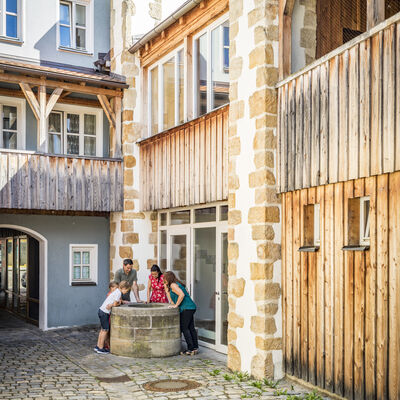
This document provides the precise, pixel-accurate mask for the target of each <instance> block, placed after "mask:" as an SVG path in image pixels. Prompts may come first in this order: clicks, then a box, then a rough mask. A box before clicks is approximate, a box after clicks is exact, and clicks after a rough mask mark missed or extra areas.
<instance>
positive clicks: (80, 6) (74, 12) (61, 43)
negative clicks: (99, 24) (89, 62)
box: [57, 0, 93, 53]
mask: <svg viewBox="0 0 400 400" xmlns="http://www.w3.org/2000/svg"><path fill="white" fill-rule="evenodd" d="M92 31H93V0H92V1H90V0H60V2H59V18H58V35H57V36H58V47H59V48H60V49H61V50H77V51H81V52H87V53H92V52H93V35H92Z"/></svg>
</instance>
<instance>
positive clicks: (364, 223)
mask: <svg viewBox="0 0 400 400" xmlns="http://www.w3.org/2000/svg"><path fill="white" fill-rule="evenodd" d="M366 203H369V207H368V213H367V215H365V214H366V213H365V211H366V210H365V204H366ZM370 215H371V199H370V197H369V196H363V197H360V244H361V245H369V244H370V242H371V231H370ZM367 231H368V236H366V235H365V233H366V232H367Z"/></svg>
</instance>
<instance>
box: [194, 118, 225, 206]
mask: <svg viewBox="0 0 400 400" xmlns="http://www.w3.org/2000/svg"><path fill="white" fill-rule="evenodd" d="M199 136H200V137H199V150H198V151H199V153H198V156H199V158H200V168H199V179H200V181H199V185H200V198H199V201H200V203H205V201H206V200H205V199H206V191H205V185H204V183H205V168H206V165H205V164H206V155H205V145H206V133H205V122H204V119H202V120H201V121H200V135H199ZM224 174H225V171H224Z"/></svg>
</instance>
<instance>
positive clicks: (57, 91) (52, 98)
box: [46, 88, 63, 118]
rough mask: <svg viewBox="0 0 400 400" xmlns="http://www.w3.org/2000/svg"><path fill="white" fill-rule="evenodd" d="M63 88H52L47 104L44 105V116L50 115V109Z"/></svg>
mask: <svg viewBox="0 0 400 400" xmlns="http://www.w3.org/2000/svg"><path fill="white" fill-rule="evenodd" d="M62 91H63V89H61V88H56V89H54V91H53V93H52V94H51V95H50V97H49V98H48V100H47V105H46V118H47V117H48V116H49V115H50V113H51V111H52V110H53V108H54V106H55V105H56V103H57V101H58V99H59V98H60V96H61V93H62Z"/></svg>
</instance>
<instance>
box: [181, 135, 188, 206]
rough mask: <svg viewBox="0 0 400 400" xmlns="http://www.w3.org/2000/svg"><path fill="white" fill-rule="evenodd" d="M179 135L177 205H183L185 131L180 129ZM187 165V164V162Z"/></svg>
mask: <svg viewBox="0 0 400 400" xmlns="http://www.w3.org/2000/svg"><path fill="white" fill-rule="evenodd" d="M179 134H180V152H181V154H180V160H179V162H180V166H179V171H180V172H179V173H180V184H179V185H180V200H179V205H180V206H183V205H185V190H186V188H185V162H186V161H185V144H184V143H185V131H184V130H183V129H182V130H180V131H179ZM188 163H189V162H188Z"/></svg>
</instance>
